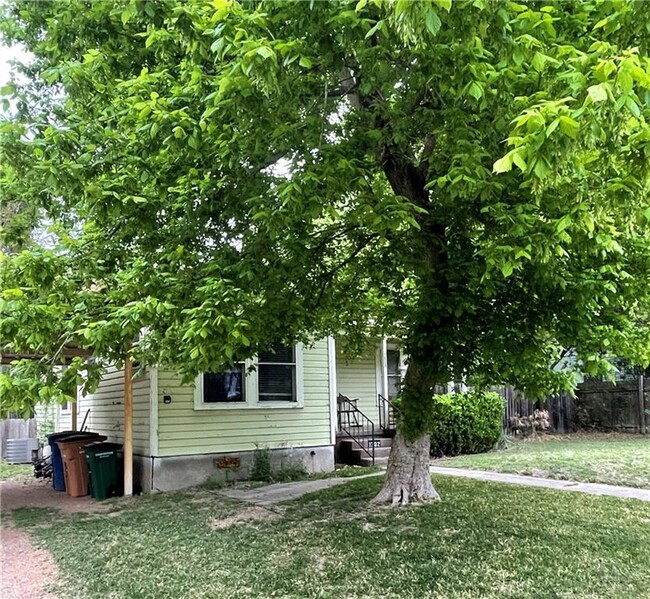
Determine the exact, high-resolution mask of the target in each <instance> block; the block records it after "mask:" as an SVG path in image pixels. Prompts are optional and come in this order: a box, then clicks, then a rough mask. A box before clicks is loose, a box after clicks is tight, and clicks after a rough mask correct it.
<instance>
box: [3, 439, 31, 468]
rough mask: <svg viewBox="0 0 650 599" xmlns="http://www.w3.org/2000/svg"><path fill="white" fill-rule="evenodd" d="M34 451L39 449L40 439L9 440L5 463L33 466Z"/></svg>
mask: <svg viewBox="0 0 650 599" xmlns="http://www.w3.org/2000/svg"><path fill="white" fill-rule="evenodd" d="M34 449H38V439H7V446H6V449H5V462H7V463H8V464H31V463H32V451H33V450H34Z"/></svg>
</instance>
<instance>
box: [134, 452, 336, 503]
mask: <svg viewBox="0 0 650 599" xmlns="http://www.w3.org/2000/svg"><path fill="white" fill-rule="evenodd" d="M268 451H269V458H270V461H271V468H272V469H273V470H282V469H284V468H292V467H297V466H301V467H303V468H304V469H305V470H307V472H310V473H313V472H330V471H332V470H334V446H332V445H327V446H319V447H292V448H282V449H269V450H268ZM146 459H149V460H151V462H150V464H151V470H150V472H151V476H150V480H151V485H150V488H149V489H145V487H144V485H143V491H145V492H147V491H175V490H178V489H184V488H186V487H192V486H195V485H200V484H203V483H204V482H205V481H206V480H207V479H208V478H209V477H212V479H214V480H215V481H223V482H230V481H236V480H247V479H249V478H250V474H251V470H252V468H253V461H254V451H238V452H233V453H209V454H202V455H187V456H169V457H153V458H146ZM141 471H142V473H143V474H145V473H146V472H147V466H145V465H144V464H143V465H142V470H141ZM145 475H146V474H145Z"/></svg>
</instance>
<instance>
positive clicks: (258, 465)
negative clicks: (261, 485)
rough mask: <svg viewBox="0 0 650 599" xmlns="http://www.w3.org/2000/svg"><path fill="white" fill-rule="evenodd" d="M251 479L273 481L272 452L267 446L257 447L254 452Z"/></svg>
mask: <svg viewBox="0 0 650 599" xmlns="http://www.w3.org/2000/svg"><path fill="white" fill-rule="evenodd" d="M251 480H255V481H259V482H265V483H269V482H273V469H272V468H271V452H270V451H269V449H268V448H267V447H257V448H256V449H255V451H254V452H253V468H252V469H251Z"/></svg>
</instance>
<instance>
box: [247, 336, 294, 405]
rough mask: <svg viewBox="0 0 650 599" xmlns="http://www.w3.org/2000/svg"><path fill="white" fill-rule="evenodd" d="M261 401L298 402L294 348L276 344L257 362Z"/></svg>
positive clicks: (261, 355) (260, 356)
mask: <svg viewBox="0 0 650 599" xmlns="http://www.w3.org/2000/svg"><path fill="white" fill-rule="evenodd" d="M257 365H258V366H257V368H258V374H257V382H258V391H257V396H258V398H259V401H296V359H295V351H294V348H293V347H286V346H283V345H281V344H279V343H274V344H273V346H272V347H271V349H270V350H269V351H267V352H262V353H261V354H260V355H259V357H258V362H257Z"/></svg>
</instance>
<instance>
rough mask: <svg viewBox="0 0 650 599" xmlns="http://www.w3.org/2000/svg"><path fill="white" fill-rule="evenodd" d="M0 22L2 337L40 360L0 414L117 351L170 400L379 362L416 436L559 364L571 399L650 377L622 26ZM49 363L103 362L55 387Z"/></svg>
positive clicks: (153, 5) (361, 12) (316, 12)
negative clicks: (297, 348)
mask: <svg viewBox="0 0 650 599" xmlns="http://www.w3.org/2000/svg"><path fill="white" fill-rule="evenodd" d="M3 11H4V15H3V17H4V18H3V20H2V25H1V28H2V33H3V36H4V39H5V41H6V43H10V44H22V45H23V46H24V47H25V48H27V49H28V50H29V52H30V53H31V55H32V56H33V60H32V61H31V62H29V63H28V64H24V65H22V66H21V67H19V70H20V72H21V73H22V75H23V77H22V83H15V84H12V85H11V86H8V88H6V89H5V90H4V92H5V94H6V96H7V98H8V99H10V100H11V107H12V108H11V110H10V112H9V113H8V114H7V117H6V118H5V120H4V121H3V122H2V124H1V126H0V136H1V137H0V139H1V144H2V149H1V154H0V164H1V167H0V168H1V169H2V171H1V175H2V182H1V191H0V197H1V198H2V202H3V206H4V207H3V221H7V223H8V224H6V225H4V224H3V234H4V235H5V238H3V242H2V247H3V248H4V252H5V253H4V254H3V255H2V256H0V260H1V264H2V268H1V273H0V314H1V321H0V323H1V324H0V326H1V331H0V338H1V339H2V346H3V347H4V348H5V349H10V350H11V351H14V352H17V353H19V352H23V353H25V352H26V353H38V354H39V355H42V356H43V357H42V359H41V360H39V361H31V362H20V363H16V364H15V365H14V366H13V368H12V372H11V373H8V374H5V375H2V378H0V388H1V389H2V409H3V410H11V409H16V408H25V407H29V406H30V405H31V403H32V402H33V401H35V400H36V399H37V398H38V397H39V394H40V397H41V398H47V397H50V396H56V395H57V394H58V393H63V392H65V389H66V388H67V387H66V386H69V385H70V384H72V383H73V382H74V381H75V380H76V379H77V378H78V377H81V376H82V373H87V374H84V375H83V376H89V377H90V383H89V384H90V385H91V386H92V384H93V383H94V382H96V380H97V376H98V374H99V372H100V370H101V367H102V365H103V364H106V363H108V362H109V361H116V362H118V363H119V362H120V361H121V360H122V359H123V357H124V352H125V348H126V347H131V349H130V350H129V351H130V352H131V354H132V355H133V357H134V358H135V359H137V360H139V361H141V362H142V363H144V364H171V365H174V366H176V367H179V368H181V369H182V370H183V372H184V373H185V374H187V375H188V376H192V375H194V374H196V373H198V372H200V371H202V370H207V369H217V368H219V367H221V366H224V365H226V364H228V363H229V362H231V361H232V360H233V359H234V358H235V357H237V358H241V357H248V356H250V355H252V354H254V353H255V352H257V351H258V349H259V348H263V347H267V346H268V345H269V344H270V343H271V342H272V341H274V340H283V341H289V340H295V339H301V340H305V341H307V340H309V339H314V338H318V337H320V336H324V335H328V334H332V335H338V336H340V338H341V339H342V340H345V342H346V343H347V344H348V345H349V346H350V347H351V349H352V350H354V348H355V347H358V346H359V345H360V344H361V343H362V342H363V340H364V339H368V338H370V337H372V336H377V335H391V336H394V337H396V338H398V339H400V340H401V341H402V342H403V344H404V346H405V348H406V351H407V353H408V355H409V356H410V365H409V372H410V373H411V378H410V380H409V375H407V380H406V387H405V402H406V404H405V405H406V406H407V409H406V410H405V411H406V412H407V413H408V414H411V415H412V417H410V418H409V417H406V418H405V422H406V424H405V426H408V427H409V428H410V429H411V430H412V431H413V435H412V436H415V435H416V434H419V433H421V432H422V430H423V429H424V424H423V423H424V421H425V420H426V418H425V413H424V412H423V411H422V410H421V409H419V408H418V407H417V405H420V404H421V403H422V402H424V399H423V398H424V396H425V395H426V392H427V389H429V390H430V389H431V384H432V383H433V382H445V381H448V380H452V379H459V378H463V379H466V380H470V381H475V382H476V383H477V384H481V383H496V382H509V383H513V384H515V385H518V386H519V387H520V388H523V389H527V390H529V391H530V392H531V393H544V392H548V391H552V390H554V389H558V388H561V387H566V386H570V385H571V383H572V381H571V376H570V374H568V373H565V372H555V371H553V369H552V368H551V366H552V364H553V363H554V362H555V361H556V360H557V358H558V357H559V355H560V354H561V351H562V350H563V349H564V348H566V347H568V346H571V347H574V348H575V350H576V352H577V355H578V356H579V359H580V363H581V365H582V368H583V369H584V370H585V371H587V372H591V373H605V372H606V371H607V368H608V363H607V361H606V358H607V357H608V356H611V355H622V356H626V357H628V358H630V359H632V360H633V361H635V362H637V363H641V364H647V363H648V362H649V361H650V347H649V343H648V338H649V337H648V332H649V331H648V324H647V323H648V320H647V314H648V313H649V312H648V304H649V296H650V293H649V287H650V286H649V281H650V202H649V197H650V194H649V191H650V185H649V183H650V179H649V176H648V165H649V164H650V127H649V125H648V119H649V117H650V60H649V58H648V48H649V43H650V20H649V17H648V14H647V8H646V7H645V6H643V2H637V1H633V0H585V1H574V2H571V1H557V2H553V1H540V2H520V3H519V2H505V1H500V0H494V1H488V0H473V1H471V0H459V1H458V2H452V1H451V0H423V1H422V2H409V1H406V0H369V1H367V0H359V1H358V2H357V1H354V2H349V1H347V0H340V1H332V2H275V1H273V2H271V1H257V2H235V1H228V0H214V1H211V2H204V1H176V0H159V1H156V2H153V1H149V0H129V1H126V0H123V1H121V2H113V1H110V2H109V1H101V0H100V1H96V2H85V1H82V0H67V1H65V2H38V1H32V0H10V1H9V2H7V3H5V4H4V6H3ZM16 202H18V204H16ZM10 203H12V204H10ZM10 205H11V206H16V205H18V206H19V207H20V209H19V210H13V209H11V208H10V207H9V206H10ZM4 211H6V212H4ZM5 213H6V214H7V215H8V216H7V217H6V218H5V216H4V214H5ZM16 215H22V216H23V218H22V222H18V221H16V220H15V218H16ZM11 223H14V225H15V226H13V225H11ZM26 226H29V227H34V226H36V227H40V228H41V229H43V228H47V230H48V231H49V234H50V235H51V240H50V242H49V243H47V244H42V243H41V244H39V243H37V242H34V241H30V240H29V237H28V236H25V234H24V232H25V227H26ZM16 232H18V233H16ZM8 235H10V236H11V240H10V241H11V243H9V242H8V241H7V239H6V237H7V236H8ZM644 323H645V324H644ZM142 331H146V334H144V335H140V336H139V337H138V334H139V333H141V332H142ZM66 344H72V345H75V346H78V347H86V348H92V349H93V351H94V353H95V355H96V357H97V358H98V359H97V360H94V361H88V360H86V359H83V358H78V359H76V360H74V362H73V364H72V365H71V367H69V368H68V369H67V370H66V371H65V372H66V374H65V377H67V378H66V380H64V381H60V378H61V373H60V371H59V370H58V369H57V368H56V366H57V365H58V364H60V362H61V361H60V355H61V348H62V347H63V346H64V345H66ZM131 344H132V346H131ZM418 373H419V374H420V375H421V376H416V375H418ZM425 374H426V376H425ZM411 388H412V389H413V390H414V391H413V394H412V398H413V401H412V402H411V403H410V404H409V401H408V398H409V397H410V396H409V389H411ZM418 402H419V403H418ZM409 405H410V406H411V408H412V409H411V408H408V406H409Z"/></svg>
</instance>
